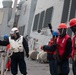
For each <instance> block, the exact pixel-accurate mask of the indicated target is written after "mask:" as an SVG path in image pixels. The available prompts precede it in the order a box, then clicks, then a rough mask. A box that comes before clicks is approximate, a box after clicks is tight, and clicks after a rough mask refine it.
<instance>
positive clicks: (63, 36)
mask: <svg viewBox="0 0 76 75" xmlns="http://www.w3.org/2000/svg"><path fill="white" fill-rule="evenodd" d="M58 31H59V36H58V37H57V40H56V43H55V44H53V45H52V46H46V45H45V46H43V49H44V50H48V51H53V50H57V55H58V57H59V59H57V65H58V66H59V67H60V68H61V70H60V72H59V71H58V74H57V75H68V74H69V57H70V55H71V51H72V41H71V38H70V36H69V35H68V34H67V33H66V31H67V26H66V24H65V23H61V24H59V26H58ZM56 57H57V56H56ZM57 70H58V68H57Z"/></svg>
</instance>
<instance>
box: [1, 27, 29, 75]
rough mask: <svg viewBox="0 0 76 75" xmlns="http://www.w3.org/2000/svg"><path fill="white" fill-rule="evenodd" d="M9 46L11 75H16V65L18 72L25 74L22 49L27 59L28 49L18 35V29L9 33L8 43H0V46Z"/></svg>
mask: <svg viewBox="0 0 76 75" xmlns="http://www.w3.org/2000/svg"><path fill="white" fill-rule="evenodd" d="M8 44H10V50H11V54H12V55H11V57H10V58H11V73H12V75H16V74H17V73H18V65H19V69H20V72H21V73H22V74H23V75H26V74H27V70H26V63H25V60H24V49H25V51H26V56H27V58H28V57H29V47H28V43H27V41H26V40H25V38H24V37H23V36H22V35H20V34H19V30H18V28H16V27H14V28H12V29H11V31H10V37H9V40H8V41H1V40H0V45H1V46H7V45H8Z"/></svg>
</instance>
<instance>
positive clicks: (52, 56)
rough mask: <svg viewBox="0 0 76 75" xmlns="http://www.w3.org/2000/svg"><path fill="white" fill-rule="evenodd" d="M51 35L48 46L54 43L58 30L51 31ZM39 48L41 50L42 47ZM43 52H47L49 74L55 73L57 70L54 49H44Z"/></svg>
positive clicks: (54, 74)
mask: <svg viewBox="0 0 76 75" xmlns="http://www.w3.org/2000/svg"><path fill="white" fill-rule="evenodd" d="M52 35H53V37H52V38H51V39H50V41H49V43H48V46H51V45H53V44H54V42H55V41H56V38H57V37H58V32H57V31H53V32H52ZM41 49H42V50H43V47H41ZM45 52H47V59H48V61H49V68H50V74H51V75H57V70H56V66H57V63H56V58H55V55H56V51H55V50H53V51H52V52H50V51H48V50H46V51H45Z"/></svg>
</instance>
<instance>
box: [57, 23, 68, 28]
mask: <svg viewBox="0 0 76 75" xmlns="http://www.w3.org/2000/svg"><path fill="white" fill-rule="evenodd" d="M61 28H67V26H66V24H65V23H60V24H59V26H58V29H61Z"/></svg>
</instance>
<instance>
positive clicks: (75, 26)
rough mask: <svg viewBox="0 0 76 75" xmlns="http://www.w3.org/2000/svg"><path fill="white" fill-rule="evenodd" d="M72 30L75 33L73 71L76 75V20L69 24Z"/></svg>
mask: <svg viewBox="0 0 76 75" xmlns="http://www.w3.org/2000/svg"><path fill="white" fill-rule="evenodd" d="M69 25H70V28H71V30H72V32H73V33H74V35H73V37H72V54H71V55H72V61H73V63H72V70H73V74H74V75H76V18H72V19H71V20H70V22H69Z"/></svg>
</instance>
